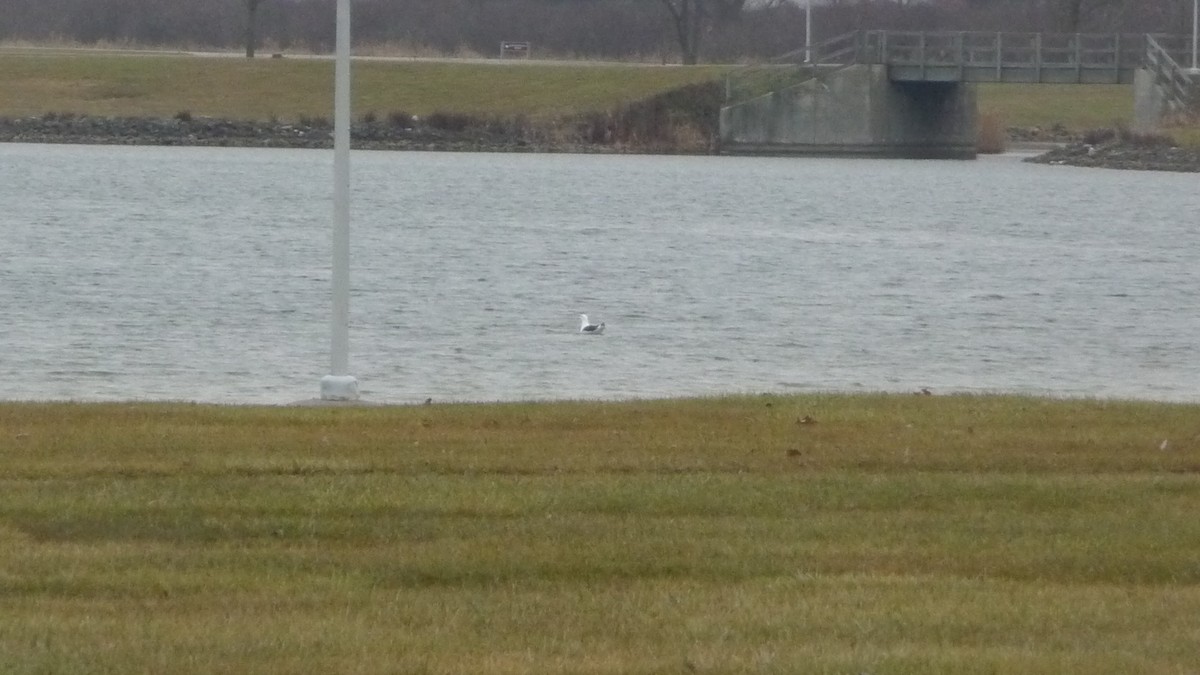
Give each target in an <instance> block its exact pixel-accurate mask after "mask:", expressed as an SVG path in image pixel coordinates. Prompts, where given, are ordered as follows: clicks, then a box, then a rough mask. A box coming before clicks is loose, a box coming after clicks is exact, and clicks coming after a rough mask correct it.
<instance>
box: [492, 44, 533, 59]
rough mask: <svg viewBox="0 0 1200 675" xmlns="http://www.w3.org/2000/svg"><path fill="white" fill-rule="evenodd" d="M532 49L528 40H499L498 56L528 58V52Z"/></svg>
mask: <svg viewBox="0 0 1200 675" xmlns="http://www.w3.org/2000/svg"><path fill="white" fill-rule="evenodd" d="M531 51H533V50H532V49H531V48H530V46H529V43H528V42H508V41H505V42H501V43H500V58H502V59H503V58H518V59H527V58H529V52H531Z"/></svg>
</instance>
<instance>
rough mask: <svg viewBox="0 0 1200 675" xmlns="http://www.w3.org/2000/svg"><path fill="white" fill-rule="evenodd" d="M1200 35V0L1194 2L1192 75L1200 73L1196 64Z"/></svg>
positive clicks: (1193, 0) (1199, 68)
mask: <svg viewBox="0 0 1200 675" xmlns="http://www.w3.org/2000/svg"><path fill="white" fill-rule="evenodd" d="M1197 33H1200V0H1192V74H1193V75H1194V74H1196V73H1200V67H1197V64H1196V34H1197Z"/></svg>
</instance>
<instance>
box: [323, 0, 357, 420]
mask: <svg viewBox="0 0 1200 675" xmlns="http://www.w3.org/2000/svg"><path fill="white" fill-rule="evenodd" d="M336 52H337V54H336V59H335V62H334V84H333V275H332V276H333V293H332V295H333V303H332V304H333V311H332V318H331V320H330V341H329V342H330V349H329V352H330V358H329V362H330V371H329V374H328V375H326V376H325V377H322V378H321V399H322V400H325V401H354V400H357V399H358V380H356V379H355V378H354V376H352V375H350V374H349V370H350V0H337V47H336Z"/></svg>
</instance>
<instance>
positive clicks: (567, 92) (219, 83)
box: [0, 51, 724, 120]
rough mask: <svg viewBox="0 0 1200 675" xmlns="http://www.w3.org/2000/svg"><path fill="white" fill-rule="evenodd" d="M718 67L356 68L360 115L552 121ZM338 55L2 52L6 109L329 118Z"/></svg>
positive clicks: (0, 89) (1, 95)
mask: <svg viewBox="0 0 1200 675" xmlns="http://www.w3.org/2000/svg"><path fill="white" fill-rule="evenodd" d="M723 72H724V69H722V68H719V67H694V68H682V67H646V66H623V65H589V64H580V65H540V64H536V63H534V64H520V65H500V64H467V63H444V62H418V61H404V62H379V61H364V62H359V63H356V64H355V66H354V70H353V73H354V85H353V91H354V95H355V100H354V102H353V107H354V109H355V111H356V114H359V115H361V114H363V113H366V112H375V113H376V114H378V115H380V116H386V115H387V114H388V113H390V112H393V111H403V112H407V113H409V114H415V115H428V114H429V113H432V112H434V111H439V110H441V111H451V112H460V113H471V114H480V115H493V114H494V115H501V116H509V115H518V114H524V115H528V116H531V117H552V116H557V115H563V114H569V113H576V112H589V111H598V110H608V109H610V108H613V107H616V106H617V105H619V104H621V103H625V102H628V101H632V100H637V99H641V98H645V97H648V96H651V95H654V94H657V93H661V92H663V91H666V90H670V89H674V88H678V87H681V86H684V85H686V84H691V83H694V82H699V81H705V80H711V79H714V78H717V77H719V76H720V74H721V73H723ZM332 101H333V62H332V61H329V60H312V59H255V60H247V59H238V58H212V57H189V56H162V55H153V56H136V55H129V54H113V55H104V56H97V55H94V54H89V55H87V56H80V55H74V54H57V53H55V54H28V53H22V52H3V51H0V115H38V114H42V113H47V112H73V113H80V114H89V115H155V116H170V115H174V114H175V113H177V112H180V111H188V112H190V113H192V114H194V115H209V116H214V117H229V118H237V119H260V120H266V119H269V118H271V117H276V118H278V119H283V120H295V119H299V118H300V117H318V116H319V117H326V118H328V117H331V115H332V105H333V103H332Z"/></svg>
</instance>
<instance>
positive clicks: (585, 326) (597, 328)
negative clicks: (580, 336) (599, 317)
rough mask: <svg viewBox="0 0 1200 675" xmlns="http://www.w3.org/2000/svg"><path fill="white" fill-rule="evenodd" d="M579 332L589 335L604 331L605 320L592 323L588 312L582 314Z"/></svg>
mask: <svg viewBox="0 0 1200 675" xmlns="http://www.w3.org/2000/svg"><path fill="white" fill-rule="evenodd" d="M579 332H580V333H587V334H589V335H599V334H601V333H603V332H604V322H603V321H601V322H600V323H590V322H589V321H588V318H587V314H580V315H579Z"/></svg>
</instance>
